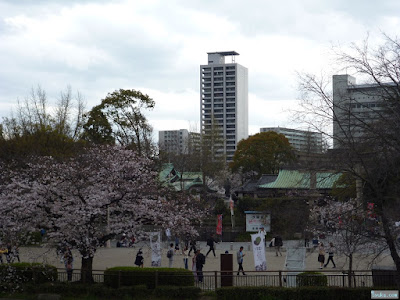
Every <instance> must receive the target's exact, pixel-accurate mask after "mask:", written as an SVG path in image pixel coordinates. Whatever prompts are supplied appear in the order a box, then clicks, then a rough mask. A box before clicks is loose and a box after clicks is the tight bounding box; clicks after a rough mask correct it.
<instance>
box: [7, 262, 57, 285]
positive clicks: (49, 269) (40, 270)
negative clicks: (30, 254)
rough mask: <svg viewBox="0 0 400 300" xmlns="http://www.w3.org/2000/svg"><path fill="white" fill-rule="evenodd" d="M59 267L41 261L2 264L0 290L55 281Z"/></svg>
mask: <svg viewBox="0 0 400 300" xmlns="http://www.w3.org/2000/svg"><path fill="white" fill-rule="evenodd" d="M57 276H58V275H57V268H56V267H54V266H50V265H43V264H39V263H13V264H7V265H0V291H14V290H19V289H20V287H21V286H22V285H23V284H26V283H35V284H41V283H45V282H54V281H56V280H57Z"/></svg>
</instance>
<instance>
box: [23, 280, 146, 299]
mask: <svg viewBox="0 0 400 300" xmlns="http://www.w3.org/2000/svg"><path fill="white" fill-rule="evenodd" d="M25 292H26V293H30V294H39V293H40V294H43V293H46V294H60V295H62V296H63V297H73V298H83V297H93V298H94V299H97V298H100V299H123V298H124V297H128V298H129V299H131V298H134V299H145V297H146V296H148V295H149V294H151V291H149V290H148V289H147V287H146V286H144V285H137V286H131V287H122V288H119V289H113V288H110V287H107V286H105V285H103V284H100V283H96V284H90V285H89V284H81V283H51V284H49V283H47V284H41V285H28V286H26V288H25Z"/></svg>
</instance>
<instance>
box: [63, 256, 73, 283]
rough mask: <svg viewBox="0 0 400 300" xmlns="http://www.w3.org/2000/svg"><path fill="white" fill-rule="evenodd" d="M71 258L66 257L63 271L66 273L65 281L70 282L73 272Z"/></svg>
mask: <svg viewBox="0 0 400 300" xmlns="http://www.w3.org/2000/svg"><path fill="white" fill-rule="evenodd" d="M73 262H74V260H73V257H72V256H68V257H67V259H66V261H65V270H66V271H67V280H68V281H72V273H73V272H74V266H73Z"/></svg>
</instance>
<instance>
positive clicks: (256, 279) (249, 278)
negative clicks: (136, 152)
mask: <svg viewBox="0 0 400 300" xmlns="http://www.w3.org/2000/svg"><path fill="white" fill-rule="evenodd" d="M320 271H321V270H318V271H316V272H318V273H320V274H310V275H307V281H304V279H303V280H301V279H300V278H299V276H298V274H299V272H289V271H265V272H260V271H247V272H246V275H242V273H241V274H240V275H237V274H236V272H219V271H204V272H202V274H200V273H194V274H193V275H182V274H179V275H177V276H180V277H182V276H193V278H194V282H195V285H196V286H198V287H200V288H201V289H202V290H210V291H214V290H216V289H217V288H220V287H223V286H253V287H260V286H269V287H298V286H304V285H308V286H318V285H320V286H321V285H322V286H329V287H355V288H357V287H371V288H372V287H374V288H376V287H395V286H396V275H395V274H392V273H388V274H384V273H381V274H373V273H372V271H371V270H366V271H353V272H352V273H351V274H350V275H349V272H348V271H342V270H337V271H336V270H333V271H327V272H323V271H322V272H320ZM92 274H93V276H92V278H93V281H94V282H98V283H102V282H104V272H103V271H97V270H95V271H93V273H92ZM125 274H126V273H124V272H123V271H121V272H117V273H116V274H114V275H112V276H115V278H113V282H114V283H115V282H116V287H120V286H122V284H121V283H123V282H126V280H124V276H127V275H125ZM108 276H110V275H108ZM129 276H130V277H131V279H130V280H131V282H132V285H134V284H135V278H132V274H130V275H129ZM162 276H166V275H161V274H158V272H155V275H152V276H151V277H149V278H148V280H147V279H146V280H147V282H148V283H149V285H150V286H152V287H157V286H158V285H161V284H162V282H165V281H166V280H165V279H164V278H163V277H162ZM172 276H174V275H171V274H169V275H168V277H169V278H168V281H170V280H171V277H172ZM321 276H322V277H324V279H323V280H322V281H321V280H320V279H321ZM325 278H326V279H325ZM58 280H59V281H61V282H65V281H80V280H81V273H80V270H74V271H73V272H72V274H69V275H68V274H67V272H66V271H65V270H62V269H59V270H58ZM139 281H140V282H143V278H141V279H140V280H139ZM177 281H178V282H179V280H177Z"/></svg>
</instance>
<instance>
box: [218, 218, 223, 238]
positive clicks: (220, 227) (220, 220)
mask: <svg viewBox="0 0 400 300" xmlns="http://www.w3.org/2000/svg"><path fill="white" fill-rule="evenodd" d="M217 220H218V223H217V234H218V235H222V215H218V216H217Z"/></svg>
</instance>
